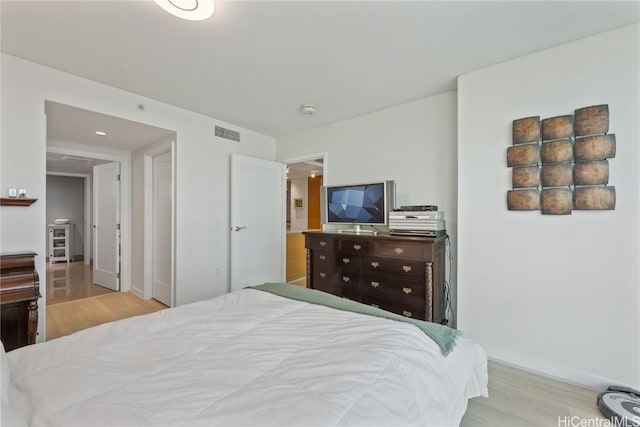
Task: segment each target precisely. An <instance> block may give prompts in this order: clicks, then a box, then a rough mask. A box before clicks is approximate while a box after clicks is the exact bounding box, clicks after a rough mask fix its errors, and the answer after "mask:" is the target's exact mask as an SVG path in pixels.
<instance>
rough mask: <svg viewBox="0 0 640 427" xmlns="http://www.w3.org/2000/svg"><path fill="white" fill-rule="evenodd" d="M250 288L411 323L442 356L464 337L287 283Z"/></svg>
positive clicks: (451, 330) (433, 325) (458, 332)
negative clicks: (432, 342)
mask: <svg viewBox="0 0 640 427" xmlns="http://www.w3.org/2000/svg"><path fill="white" fill-rule="evenodd" d="M249 288H251V289H257V290H259V291H265V292H269V293H272V294H274V295H278V296H281V297H285V298H289V299H293V300H297V301H304V302H308V303H311V304H318V305H324V306H326V307H331V308H335V309H338V310H344V311H351V312H354V313H360V314H368V315H369V316H376V317H382V318H385V319H389V320H396V321H398V322H405V323H411V324H412V325H415V326H417V327H418V328H419V329H420V330H421V331H422V332H424V333H425V334H426V335H427V336H428V337H429V338H431V339H432V340H433V341H435V343H436V344H438V346H439V347H440V350H441V351H442V354H443V355H445V356H446V355H448V354H449V353H450V352H451V351H452V350H453V347H455V345H456V339H457V338H458V337H459V336H461V335H462V333H461V332H460V331H458V330H456V329H451V328H449V327H447V326H444V325H439V324H437V323H430V322H425V321H423V320H417V319H411V318H408V317H404V316H400V315H399V314H394V313H390V312H388V311H385V310H381V309H379V308H375V307H371V306H369V305H366V304H361V303H359V302H356V301H351V300H348V299H346V298H340V297H338V296H335V295H331V294H328V293H326V292H321V291H318V290H315V289H307V288H302V287H300V286H296V285H290V284H287V283H265V284H264V285H258V286H250V287H249Z"/></svg>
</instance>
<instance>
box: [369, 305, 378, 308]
mask: <svg viewBox="0 0 640 427" xmlns="http://www.w3.org/2000/svg"><path fill="white" fill-rule="evenodd" d="M371 307H373V308H380V306H379V305H378V304H371Z"/></svg>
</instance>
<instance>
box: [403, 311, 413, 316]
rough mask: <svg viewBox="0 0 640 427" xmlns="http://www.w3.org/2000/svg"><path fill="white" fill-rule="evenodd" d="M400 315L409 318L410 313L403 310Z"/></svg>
mask: <svg viewBox="0 0 640 427" xmlns="http://www.w3.org/2000/svg"><path fill="white" fill-rule="evenodd" d="M402 314H403V315H404V316H406V317H411V315H412V313H411V312H410V311H407V310H404V311H403V312H402Z"/></svg>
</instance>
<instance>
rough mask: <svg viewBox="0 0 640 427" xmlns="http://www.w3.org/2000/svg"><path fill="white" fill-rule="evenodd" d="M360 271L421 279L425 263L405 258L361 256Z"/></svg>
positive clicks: (423, 275) (423, 274)
mask: <svg viewBox="0 0 640 427" xmlns="http://www.w3.org/2000/svg"><path fill="white" fill-rule="evenodd" d="M361 265H362V271H363V272H365V273H380V272H382V273H391V274H394V275H397V276H398V277H400V278H412V279H415V280H422V279H423V278H424V277H425V266H426V265H425V263H424V262H422V261H414V260H407V259H395V258H382V257H363V258H362V263H361Z"/></svg>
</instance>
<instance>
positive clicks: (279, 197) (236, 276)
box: [230, 154, 285, 291]
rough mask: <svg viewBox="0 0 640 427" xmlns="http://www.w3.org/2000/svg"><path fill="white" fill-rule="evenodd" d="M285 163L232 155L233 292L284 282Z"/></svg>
mask: <svg viewBox="0 0 640 427" xmlns="http://www.w3.org/2000/svg"><path fill="white" fill-rule="evenodd" d="M284 168H285V166H284V165H283V164H282V163H278V162H272V161H269V160H263V159H256V158H253V157H247V156H242V155H239V154H232V155H231V239H230V240H231V290H232V291H235V290H238V289H242V288H244V287H246V286H252V285H258V284H261V283H264V282H282V281H284V259H285V258H284V249H285V244H284V239H285V228H284V211H285V203H284V194H285V181H284Z"/></svg>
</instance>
